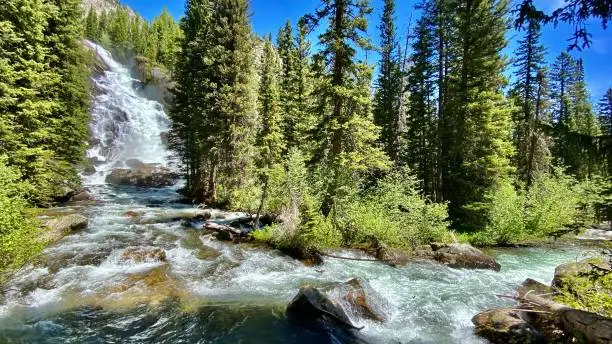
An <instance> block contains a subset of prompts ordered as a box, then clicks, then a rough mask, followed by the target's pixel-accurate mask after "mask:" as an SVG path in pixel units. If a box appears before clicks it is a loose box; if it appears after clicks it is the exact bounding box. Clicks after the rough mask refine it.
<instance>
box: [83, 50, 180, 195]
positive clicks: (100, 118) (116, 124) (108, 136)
mask: <svg viewBox="0 0 612 344" xmlns="http://www.w3.org/2000/svg"><path fill="white" fill-rule="evenodd" d="M85 44H86V45H87V47H88V48H89V49H90V50H92V51H93V52H94V53H95V54H96V55H97V57H98V58H99V59H101V60H102V61H104V63H105V64H106V65H107V66H108V70H107V71H105V72H104V73H103V74H101V75H99V76H96V77H95V78H94V80H93V82H94V90H95V92H94V94H95V97H94V101H93V106H92V115H91V116H92V120H91V125H90V130H91V137H92V144H91V147H90V149H89V150H88V151H87V157H88V158H89V159H90V160H91V161H92V163H93V165H94V167H95V170H96V171H95V173H93V174H91V175H88V176H83V179H84V182H85V183H86V184H102V183H104V178H105V176H106V175H107V174H108V173H109V172H110V171H111V170H112V169H114V168H121V167H126V165H125V162H126V161H128V160H129V159H138V160H140V161H142V162H144V163H157V164H160V165H163V166H167V165H168V163H169V161H170V159H169V151H168V149H167V147H166V146H165V144H164V143H163V140H162V136H163V135H164V133H167V131H168V130H169V129H170V120H169V118H168V116H167V115H166V113H165V112H164V109H163V106H162V104H160V103H159V102H157V101H153V100H150V99H147V98H145V97H144V96H143V95H142V94H140V92H139V88H140V84H141V82H140V81H139V80H137V79H134V78H133V77H132V75H131V73H130V70H129V68H127V67H126V66H124V65H122V64H121V63H119V62H117V61H116V60H115V59H114V58H113V56H112V54H111V53H110V52H109V51H107V50H106V49H104V48H103V47H101V46H99V45H97V44H95V43H92V42H90V41H85Z"/></svg>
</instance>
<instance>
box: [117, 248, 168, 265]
mask: <svg viewBox="0 0 612 344" xmlns="http://www.w3.org/2000/svg"><path fill="white" fill-rule="evenodd" d="M120 259H121V260H122V261H133V262H135V263H142V262H146V261H158V262H165V261H166V252H165V251H164V250H162V249H161V248H157V247H134V246H132V247H128V248H126V249H125V251H123V253H122V254H121V258H120Z"/></svg>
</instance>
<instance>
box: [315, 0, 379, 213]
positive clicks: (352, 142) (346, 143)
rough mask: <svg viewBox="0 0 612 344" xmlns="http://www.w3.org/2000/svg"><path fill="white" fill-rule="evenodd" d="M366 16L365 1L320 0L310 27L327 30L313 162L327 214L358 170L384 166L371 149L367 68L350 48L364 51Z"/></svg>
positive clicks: (352, 183) (373, 133)
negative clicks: (321, 177) (324, 23)
mask: <svg viewBox="0 0 612 344" xmlns="http://www.w3.org/2000/svg"><path fill="white" fill-rule="evenodd" d="M370 12H371V9H370V7H369V5H368V2H367V1H360V0H323V1H322V6H321V7H320V8H319V9H318V10H317V11H316V13H315V14H314V15H309V16H307V20H308V22H309V23H310V25H313V26H314V25H316V24H317V23H319V22H320V21H321V20H324V19H328V21H329V27H328V28H327V29H326V31H325V32H324V33H322V34H321V36H320V43H321V45H322V50H321V52H320V55H321V56H322V58H321V61H322V62H323V61H324V63H325V67H326V70H325V71H323V74H322V82H321V86H322V87H321V89H320V90H318V92H320V95H319V100H318V101H319V104H318V105H317V107H316V108H317V110H318V111H319V113H317V115H318V127H317V132H318V133H317V135H318V136H317V137H316V138H315V141H316V147H315V153H314V160H315V161H317V160H318V161H321V162H322V163H323V169H324V172H323V173H324V174H325V175H326V178H325V181H324V184H325V185H324V195H323V200H322V204H321V207H320V209H321V212H322V213H323V215H325V216H328V215H329V214H330V213H332V211H334V210H338V209H335V208H336V205H337V204H338V201H339V200H340V199H341V198H342V196H343V193H345V192H346V191H347V188H350V187H354V186H355V181H356V180H355V177H358V174H359V173H360V172H365V171H367V170H368V169H373V168H385V167H386V166H387V159H386V157H385V156H384V153H383V152H382V151H380V150H379V149H378V148H377V147H376V145H375V142H374V141H375V140H376V139H377V135H376V129H375V126H374V124H373V123H372V120H371V114H370V111H371V106H370V92H369V87H370V80H369V78H370V77H371V70H370V68H369V67H367V66H365V65H363V64H360V63H356V62H355V60H354V59H355V55H356V50H355V46H358V47H361V48H367V47H369V42H367V40H366V39H365V38H364V37H363V36H362V34H363V33H365V32H366V29H367V20H366V16H367V15H368V14H369V13H370Z"/></svg>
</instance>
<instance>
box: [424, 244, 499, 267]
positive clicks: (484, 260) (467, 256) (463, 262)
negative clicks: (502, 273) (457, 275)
mask: <svg viewBox="0 0 612 344" xmlns="http://www.w3.org/2000/svg"><path fill="white" fill-rule="evenodd" d="M431 248H432V249H433V257H434V259H435V260H436V261H438V262H440V263H442V264H445V265H448V266H450V267H452V268H465V269H491V270H495V271H499V270H500V268H501V266H500V265H499V264H498V263H497V262H496V261H495V259H493V258H492V257H491V256H489V255H487V254H485V253H483V252H482V251H481V250H479V249H477V248H475V247H473V246H470V245H467V244H431Z"/></svg>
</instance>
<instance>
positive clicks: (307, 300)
mask: <svg viewBox="0 0 612 344" xmlns="http://www.w3.org/2000/svg"><path fill="white" fill-rule="evenodd" d="M287 316H288V318H289V320H290V321H291V322H292V323H294V324H297V325H299V326H300V327H302V328H306V329H308V330H310V331H313V332H315V333H319V334H321V335H323V336H328V337H329V338H330V342H333V343H336V342H337V343H367V342H366V341H365V340H364V339H363V338H362V337H361V336H360V334H359V332H358V330H360V328H358V327H356V326H355V325H353V323H351V320H350V319H349V317H348V315H347V314H346V313H345V311H344V310H343V309H342V307H340V305H338V304H337V303H335V302H333V301H332V300H330V299H329V298H328V297H327V296H326V295H325V294H323V293H322V292H321V291H320V290H319V289H317V288H314V287H310V286H306V287H302V288H300V291H299V292H298V294H297V295H296V296H295V297H294V298H293V300H292V301H291V303H289V306H287ZM332 338H333V339H334V340H331V339H332Z"/></svg>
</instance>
